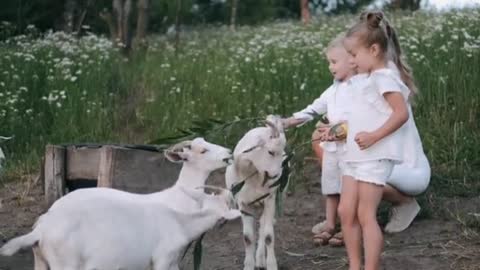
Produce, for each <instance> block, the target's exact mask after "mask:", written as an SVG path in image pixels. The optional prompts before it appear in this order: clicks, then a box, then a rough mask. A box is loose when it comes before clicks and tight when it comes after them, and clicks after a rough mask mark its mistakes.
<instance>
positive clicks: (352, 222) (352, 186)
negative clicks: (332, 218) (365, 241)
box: [338, 176, 362, 270]
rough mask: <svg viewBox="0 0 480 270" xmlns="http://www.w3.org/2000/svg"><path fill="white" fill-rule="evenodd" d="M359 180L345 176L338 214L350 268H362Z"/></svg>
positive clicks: (356, 269)
mask: <svg viewBox="0 0 480 270" xmlns="http://www.w3.org/2000/svg"><path fill="white" fill-rule="evenodd" d="M357 208H358V182H357V181H356V180H355V179H353V177H351V176H343V182H342V194H341V196H340V204H339V206H338V214H339V216H340V219H341V221H342V232H343V237H344V241H345V247H346V249H347V255H348V262H349V270H360V265H361V258H362V257H361V255H362V246H361V244H362V243H361V238H362V232H361V229H360V224H359V222H358V218H357Z"/></svg>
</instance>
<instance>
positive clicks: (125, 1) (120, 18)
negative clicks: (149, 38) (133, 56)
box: [112, 0, 132, 49]
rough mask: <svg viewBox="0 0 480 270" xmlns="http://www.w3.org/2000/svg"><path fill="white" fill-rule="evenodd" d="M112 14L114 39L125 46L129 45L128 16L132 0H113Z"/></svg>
mask: <svg viewBox="0 0 480 270" xmlns="http://www.w3.org/2000/svg"><path fill="white" fill-rule="evenodd" d="M112 6H113V14H114V17H115V21H116V27H115V30H116V34H117V35H116V39H117V42H119V43H121V46H123V47H125V48H127V49H128V48H129V47H130V42H129V41H130V39H129V18H130V13H131V11H132V0H113V3H112Z"/></svg>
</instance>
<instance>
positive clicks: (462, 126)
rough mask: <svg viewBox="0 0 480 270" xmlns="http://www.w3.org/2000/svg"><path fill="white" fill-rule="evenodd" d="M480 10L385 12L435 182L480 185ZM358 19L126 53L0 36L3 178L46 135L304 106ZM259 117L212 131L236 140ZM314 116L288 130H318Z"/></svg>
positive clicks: (325, 80) (161, 42) (125, 135)
mask: <svg viewBox="0 0 480 270" xmlns="http://www.w3.org/2000/svg"><path fill="white" fill-rule="evenodd" d="M479 15H480V11H479V10H464V11H455V12H449V13H442V14H434V13H429V14H427V13H422V12H416V13H394V14H389V17H390V19H391V21H392V24H393V25H394V26H396V27H397V28H398V30H399V34H400V38H401V44H402V47H403V48H404V51H405V53H406V56H407V58H408V60H409V63H410V64H411V66H412V67H413V69H414V74H415V76H416V78H417V82H418V85H419V89H420V91H421V94H420V96H418V97H417V98H416V106H415V109H414V111H415V112H414V113H415V119H416V124H417V127H418V129H419V131H420V134H421V137H422V140H423V144H424V148H425V151H426V153H427V155H428V157H429V160H430V161H431V164H432V168H433V179H432V184H431V189H432V190H435V192H440V193H442V194H450V195H465V196H469V195H472V194H478V192H480V184H479V181H478V180H479V179H480V155H478V153H480V137H479V136H478V134H479V132H480V121H479V119H480V110H479V109H478V108H479V105H480V91H479V90H478V85H480V76H478V74H479V73H480V65H479V64H478V63H480V53H479V52H480V16H479ZM354 20H355V17H354V16H337V17H329V18H328V20H321V21H318V22H315V23H313V24H312V25H310V26H303V25H300V24H298V23H296V22H275V23H271V24H267V25H263V26H257V27H240V28H239V30H238V31H237V32H235V33H232V32H229V31H228V29H227V28H219V27H215V28H202V29H198V30H194V31H192V32H188V33H183V34H182V37H181V44H180V48H179V50H178V51H177V52H175V50H174V45H173V42H172V40H171V38H170V37H168V36H152V37H151V39H150V41H149V48H148V50H146V51H142V52H140V53H137V54H136V55H133V56H132V57H130V58H129V59H126V58H125V57H124V56H123V55H122V54H121V53H120V52H119V51H118V49H116V48H115V46H113V45H112V44H111V43H110V42H109V41H108V40H106V39H104V38H102V37H98V36H95V35H89V36H85V37H83V38H81V39H80V40H76V39H74V38H73V37H70V36H67V35H64V34H62V33H49V34H46V35H44V36H38V35H32V36H21V37H16V38H14V39H11V40H9V41H7V42H5V43H1V44H0V59H1V61H0V71H1V72H0V126H1V127H2V130H1V133H2V134H0V135H5V136H9V135H14V136H15V138H14V139H13V140H11V141H9V142H6V143H5V144H4V145H2V148H3V149H4V151H5V152H6V155H7V158H8V162H7V176H8V175H13V174H16V173H13V172H18V171H19V170H20V171H27V172H28V171H34V170H36V167H37V166H38V162H39V158H40V156H41V155H42V153H43V149H44V146H45V144H47V143H65V142H85V141H91V142H110V141H115V142H126V143H144V142H148V141H151V140H154V139H156V138H160V137H165V136H172V135H177V134H178V133H179V132H178V129H188V128H191V127H192V126H194V124H195V123H196V122H197V121H200V122H202V121H205V120H207V119H217V120H220V121H226V122H229V121H234V120H235V119H237V120H238V119H242V118H256V117H260V118H261V117H264V116H265V115H267V114H270V113H275V114H280V115H284V116H288V115H290V114H291V113H293V112H295V111H297V110H300V109H302V108H304V107H305V106H306V105H308V104H309V103H310V102H312V101H313V100H314V99H315V98H316V97H318V96H319V95H320V94H321V92H322V91H323V90H324V89H326V88H327V87H328V86H329V85H330V84H331V81H332V78H331V76H330V74H329V72H328V69H327V63H326V60H325V57H324V55H323V49H324V47H325V46H326V44H327V43H328V41H329V40H330V39H331V38H332V37H334V36H335V35H337V34H338V33H339V32H340V31H343V30H344V29H345V28H346V26H347V25H349V24H351V23H352V22H353V21H354ZM255 124H256V123H255V122H249V123H243V124H240V125H235V126H232V127H229V128H228V129H227V130H222V131H221V132H215V133H212V134H206V137H207V139H210V140H212V141H214V142H217V143H221V144H225V145H228V146H230V147H231V146H233V145H234V143H235V142H236V141H237V140H238V139H239V137H240V136H241V134H242V133H243V132H245V130H246V129H248V128H249V127H251V126H253V125H255ZM312 129H313V124H310V125H307V126H306V127H302V128H299V129H296V130H293V131H289V134H288V137H289V143H290V144H292V146H294V145H298V144H299V143H302V142H305V141H307V140H308V139H309V138H310V133H311V131H312Z"/></svg>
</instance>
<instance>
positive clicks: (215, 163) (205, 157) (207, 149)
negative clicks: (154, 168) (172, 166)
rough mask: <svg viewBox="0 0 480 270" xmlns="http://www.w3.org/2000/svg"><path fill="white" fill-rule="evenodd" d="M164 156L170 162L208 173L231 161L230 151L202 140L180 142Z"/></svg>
mask: <svg viewBox="0 0 480 270" xmlns="http://www.w3.org/2000/svg"><path fill="white" fill-rule="evenodd" d="M165 156H166V157H167V159H168V160H170V161H172V162H176V163H181V162H185V163H188V164H191V165H193V166H195V167H196V168H200V169H202V170H209V171H214V170H216V169H220V168H223V167H226V166H228V165H229V164H230V163H231V161H232V151H230V149H227V148H225V147H222V146H220V145H216V144H213V143H209V142H207V141H205V140H204V139H203V138H195V139H194V140H193V141H183V142H180V143H178V144H176V145H174V146H172V147H170V148H169V149H167V150H166V151H165Z"/></svg>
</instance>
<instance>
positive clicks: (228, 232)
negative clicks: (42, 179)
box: [0, 166, 480, 270]
mask: <svg viewBox="0 0 480 270" xmlns="http://www.w3.org/2000/svg"><path fill="white" fill-rule="evenodd" d="M304 174H305V180H304V183H302V184H300V185H298V186H297V189H296V191H295V192H294V193H292V194H290V195H289V196H288V197H287V198H286V201H285V207H284V215H283V216H281V217H280V218H279V219H278V220H277V224H276V227H275V230H276V235H275V241H276V243H275V248H276V254H277V260H278V263H279V269H282V270H287V269H288V270H294V269H305V270H308V269H348V267H347V263H346V262H347V260H346V253H345V249H344V248H332V247H328V246H326V247H314V246H313V244H312V242H311V236H312V235H311V231H310V230H311V227H312V225H314V224H315V223H316V222H319V221H321V220H323V218H324V212H323V209H324V207H323V206H324V205H323V200H322V197H321V191H320V186H319V184H318V181H317V179H318V177H319V172H318V170H317V169H316V168H315V167H314V166H309V167H307V169H306V170H305V172H304ZM29 183H31V182H28V181H27V182H24V183H18V182H17V183H7V184H1V183H0V244H1V243H2V242H5V241H6V240H8V239H10V238H12V237H14V236H17V235H20V234H23V233H25V232H27V231H29V230H30V227H31V226H32V224H33V223H34V222H35V219H36V218H37V217H38V216H39V215H40V214H41V213H43V212H44V211H45V209H44V207H43V197H42V196H43V194H42V191H41V187H40V185H39V184H38V185H31V184H30V185H29ZM446 202H447V203H444V204H443V205H444V206H442V207H448V209H443V210H442V211H441V212H443V213H451V215H445V214H442V215H437V214H436V213H435V211H431V212H433V214H431V215H430V217H429V218H423V219H420V220H417V221H415V222H414V223H413V225H412V226H411V227H410V228H409V229H407V230H406V231H404V232H402V233H398V234H394V235H386V236H385V251H384V253H383V256H382V269H388V270H403V269H405V270H407V269H408V270H417V269H425V270H440V269H469V270H473V269H480V236H479V235H478V234H477V233H476V232H474V231H472V230H469V229H467V228H465V226H463V225H462V224H461V221H462V220H461V214H460V212H462V211H463V213H465V211H475V212H476V213H479V212H480V198H471V199H463V200H459V201H457V200H454V199H448V200H446ZM424 207H428V205H426V206H424ZM459 209H460V210H459ZM457 213H458V215H457ZM241 231H242V230H241V223H240V221H239V220H237V221H235V222H231V223H229V224H227V225H225V226H224V227H222V228H220V229H215V230H212V231H210V232H208V233H207V236H206V238H205V240H204V246H203V252H204V257H203V262H202V269H206V270H214V269H218V270H220V269H242V262H243V252H244V251H243V243H242V237H241ZM191 261H192V259H191V256H190V255H187V257H186V258H185V260H184V261H183V262H182V269H193V266H192V262H191ZM26 269H33V257H32V254H31V251H30V250H26V251H22V252H20V253H18V254H16V255H14V256H13V257H0V270H26Z"/></svg>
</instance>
